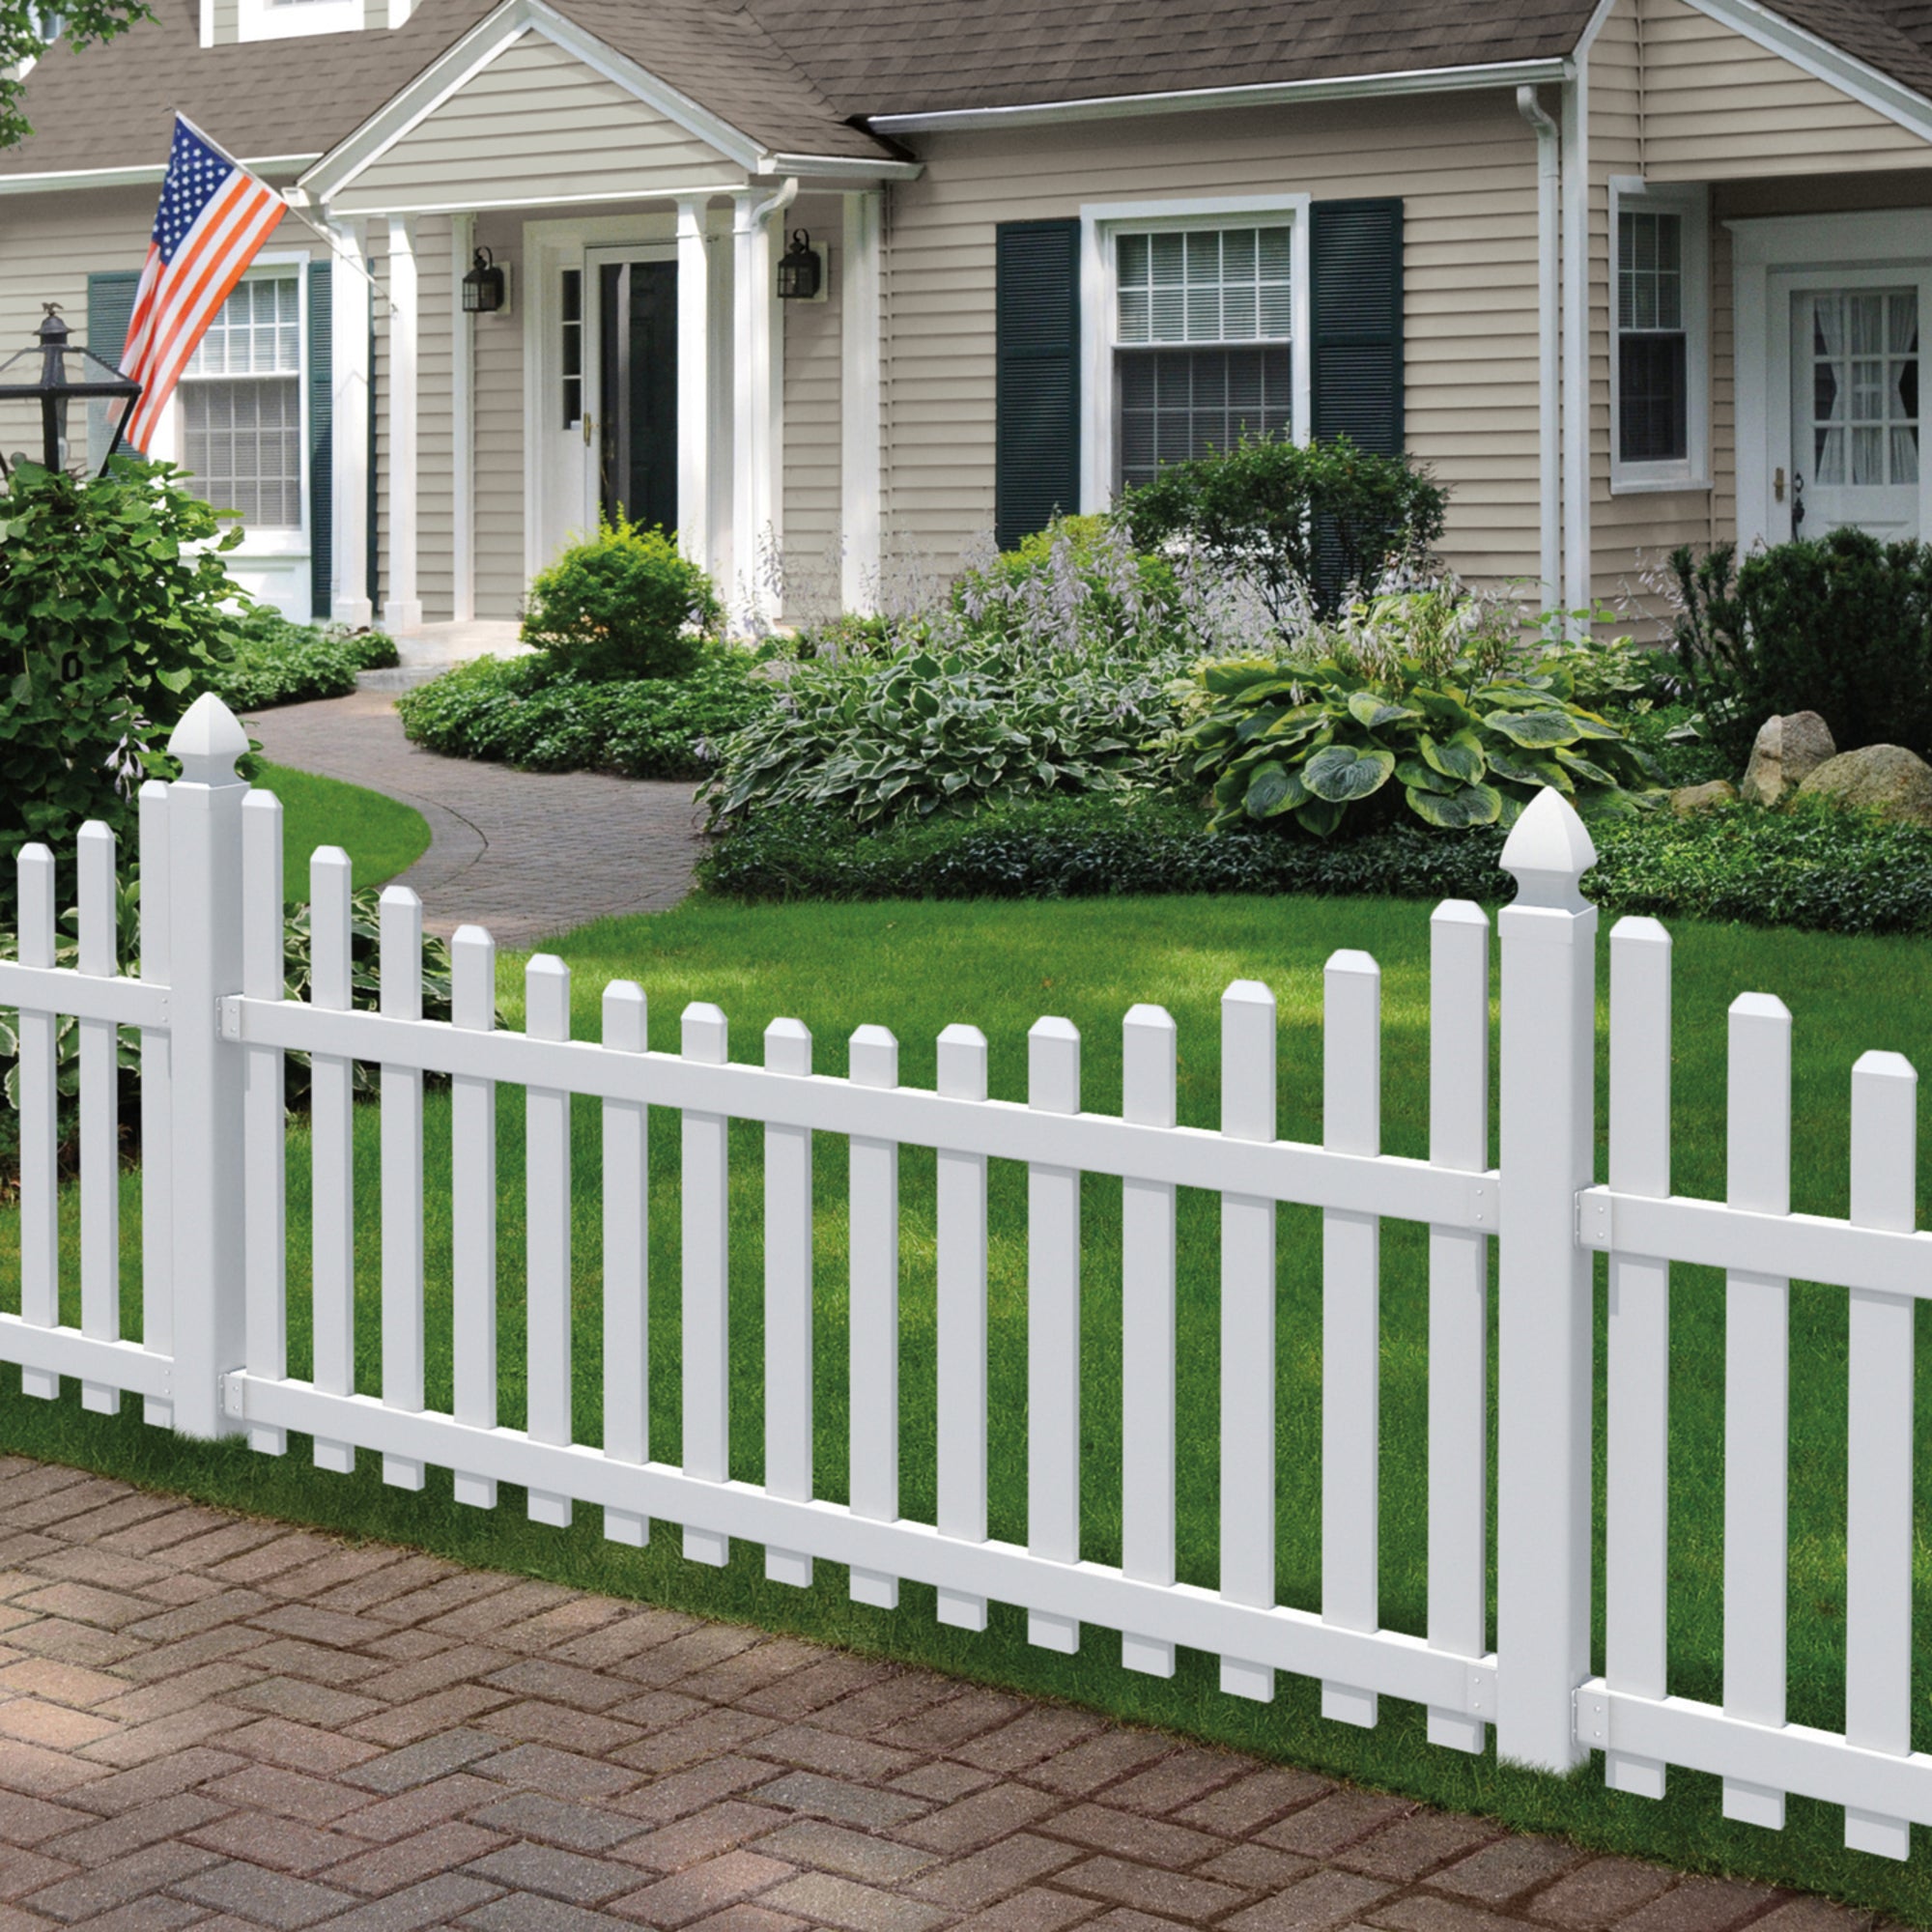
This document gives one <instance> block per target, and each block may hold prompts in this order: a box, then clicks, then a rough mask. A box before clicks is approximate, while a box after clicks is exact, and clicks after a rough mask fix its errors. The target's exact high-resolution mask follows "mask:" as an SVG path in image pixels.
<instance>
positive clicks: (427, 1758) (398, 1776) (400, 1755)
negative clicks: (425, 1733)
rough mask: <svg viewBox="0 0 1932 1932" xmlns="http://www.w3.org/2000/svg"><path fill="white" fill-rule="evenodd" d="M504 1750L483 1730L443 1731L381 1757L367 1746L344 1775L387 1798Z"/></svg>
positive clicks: (346, 1778) (363, 1787) (352, 1782)
mask: <svg viewBox="0 0 1932 1932" xmlns="http://www.w3.org/2000/svg"><path fill="white" fill-rule="evenodd" d="M501 1748H502V1747H501V1745H500V1743H499V1742H498V1741H497V1739H496V1738H493V1737H490V1736H488V1735H486V1734H485V1733H484V1732H482V1731H471V1730H454V1731H440V1732H439V1733H438V1734H437V1735H436V1736H435V1737H431V1738H424V1739H423V1740H422V1741H421V1742H420V1743H418V1744H412V1745H405V1746H404V1747H402V1748H401V1749H400V1750H392V1751H383V1752H381V1753H380V1754H379V1753H378V1752H377V1750H376V1747H374V1746H369V1747H364V1748H363V1750H362V1761H361V1762H359V1763H357V1764H355V1765H354V1766H353V1767H352V1768H350V1769H347V1770H345V1771H344V1772H343V1773H342V1774H341V1775H342V1776H343V1779H344V1781H345V1782H347V1783H350V1784H355V1785H359V1786H360V1787H361V1788H362V1789H363V1790H365V1791H375V1792H381V1793H382V1794H383V1795H384V1796H385V1797H387V1796H391V1795H393V1794H394V1793H396V1792H398V1791H408V1790H410V1789H411V1788H412V1787H413V1786H415V1785H418V1784H428V1783H429V1782H430V1781H431V1780H432V1779H434V1778H439V1777H444V1776H448V1774H449V1773H450V1772H452V1771H461V1770H462V1769H463V1768H464V1766H465V1765H470V1764H474V1763H475V1762H476V1761H477V1759H478V1758H486V1757H490V1756H493V1755H494V1754H495V1753H497V1751H499V1750H500V1749H501Z"/></svg>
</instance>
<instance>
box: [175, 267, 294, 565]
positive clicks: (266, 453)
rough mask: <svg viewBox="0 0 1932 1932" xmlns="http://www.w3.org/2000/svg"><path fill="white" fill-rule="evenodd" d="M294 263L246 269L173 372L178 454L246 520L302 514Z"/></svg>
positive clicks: (271, 523)
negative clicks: (177, 385) (265, 270)
mask: <svg viewBox="0 0 1932 1932" xmlns="http://www.w3.org/2000/svg"><path fill="white" fill-rule="evenodd" d="M301 367H302V316H301V281H300V278H299V275H298V273H297V272H295V271H290V272H288V273H277V274H265V275H259V276H250V277H248V278H247V279H245V280H243V281H241V282H240V283H239V284H238V285H237V286H236V289H235V292H234V294H233V295H231V296H230V297H229V298H228V299H227V300H226V301H225V302H224V303H223V304H222V305H221V311H220V313H219V314H218V315H216V317H215V318H214V321H213V323H212V324H211V325H210V327H209V330H208V333H207V334H206V335H205V336H203V337H202V339H201V344H200V346H199V347H198V348H197V349H196V350H195V352H194V355H193V356H192V357H191V358H190V359H189V361H188V365H187V367H186V369H185V370H184V371H183V373H182V382H181V390H180V394H181V412H182V413H181V424H182V452H183V456H182V460H183V462H184V463H185V465H186V467H187V468H188V469H191V470H192V471H193V472H194V475H195V482H196V486H197V488H198V489H199V490H200V492H201V495H202V496H203V497H205V498H206V499H207V500H208V501H209V502H211V503H213V505H214V506H215V508H216V509H218V510H224V511H232V512H233V513H234V514H235V515H236V516H238V517H240V518H241V522H242V523H243V524H245V525H247V526H248V527H249V528H250V529H298V528H299V527H300V526H301V522H302V396H301Z"/></svg>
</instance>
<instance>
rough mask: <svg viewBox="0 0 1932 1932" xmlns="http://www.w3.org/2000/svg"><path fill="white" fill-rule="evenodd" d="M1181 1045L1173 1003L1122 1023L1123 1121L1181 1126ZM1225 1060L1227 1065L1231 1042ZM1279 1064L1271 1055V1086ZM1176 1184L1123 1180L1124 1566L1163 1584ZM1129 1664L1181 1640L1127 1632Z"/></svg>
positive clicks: (1170, 1503) (1168, 1668)
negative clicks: (1178, 1084) (1178, 1089)
mask: <svg viewBox="0 0 1932 1932" xmlns="http://www.w3.org/2000/svg"><path fill="white" fill-rule="evenodd" d="M1270 1044H1272V1043H1271V1042H1270ZM1177 1045H1178V1036H1177V1034H1176V1031H1175V1025H1174V1019H1173V1016H1172V1015H1171V1014H1170V1013H1169V1012H1168V1011H1167V1009H1165V1008H1164V1007H1150V1006H1137V1007H1133V1008H1131V1009H1129V1010H1128V1012H1127V1016H1126V1018H1125V1019H1124V1020H1123V1021H1122V1023H1121V1114H1122V1119H1124V1120H1129V1121H1136V1122H1139V1123H1140V1124H1141V1125H1142V1126H1148V1127H1171V1126H1173V1125H1174V1123H1175V1119H1176V1114H1175V1076H1176V1055H1177ZM1223 1058H1224V1063H1225V1060H1226V1048H1225V1047H1224V1048H1223ZM1273 1067H1274V1062H1273V1059H1272V1056H1271V1055H1270V1058H1269V1061H1268V1078H1269V1087H1270V1093H1272V1086H1273ZM1268 1137H1269V1138H1270V1139H1271V1138H1272V1137H1273V1135H1272V1129H1271V1128H1270V1132H1269V1136H1268ZM1174 1236H1175V1189H1174V1187H1173V1186H1172V1185H1171V1184H1169V1183H1167V1182H1165V1181H1159V1180H1125V1181H1122V1185H1121V1569H1122V1572H1123V1573H1124V1574H1125V1575H1126V1576H1129V1577H1134V1578H1135V1579H1136V1580H1137V1581H1139V1582H1143V1583H1158V1584H1160V1585H1162V1586H1163V1587H1167V1586H1170V1585H1172V1583H1173V1582H1174V1484H1175V1465H1174V1456H1175V1436H1174V1427H1175V1425H1174V1377H1175V1366H1174V1350H1175V1330H1174ZM1121 1662H1122V1663H1123V1664H1124V1665H1125V1666H1126V1667H1127V1669H1129V1670H1139V1671H1142V1672H1144V1673H1145V1674H1146V1675H1148V1676H1150V1677H1172V1676H1173V1675H1174V1645H1173V1644H1172V1643H1169V1642H1166V1641H1164V1640H1163V1639H1161V1638H1158V1637H1149V1636H1139V1635H1136V1634H1134V1633H1133V1632H1131V1631H1125V1632H1122V1635H1121ZM1224 1668H1225V1666H1224Z"/></svg>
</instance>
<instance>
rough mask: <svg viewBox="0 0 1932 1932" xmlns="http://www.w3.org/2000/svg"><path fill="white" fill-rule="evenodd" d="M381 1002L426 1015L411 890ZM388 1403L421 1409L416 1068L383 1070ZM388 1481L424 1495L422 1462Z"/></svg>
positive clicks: (386, 926) (393, 1011)
mask: <svg viewBox="0 0 1932 1932" xmlns="http://www.w3.org/2000/svg"><path fill="white" fill-rule="evenodd" d="M378 929H379V933H380V945H381V949H382V953H381V959H380V962H379V963H380V968H381V1000H382V1010H383V1013H384V1017H385V1018H388V1019H404V1020H417V1019H421V1018H422V901H421V900H420V899H419V898H417V897H416V895H415V894H414V893H412V891H411V890H410V889H409V887H407V886H385V887H384V890H383V897H382V905H381V917H380V924H379V928H378ZM382 1083H383V1087H382V1122H383V1163H382V1165H383V1180H382V1201H383V1406H384V1407H385V1408H400V1409H405V1410H412V1411H413V1410H419V1409H420V1408H421V1407H422V1406H423V1146H422V1130H423V1076H422V1070H421V1068H419V1067H414V1066H387V1065H385V1066H384V1068H383V1070H382ZM383 1480H384V1482H385V1483H387V1484H389V1485H390V1486H391V1487H392V1488H394V1489H399V1490H419V1489H421V1488H422V1486H423V1464H422V1462H421V1460H420V1459H419V1458H416V1457H412V1456H388V1455H385V1456H384V1458H383Z"/></svg>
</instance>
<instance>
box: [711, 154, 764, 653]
mask: <svg viewBox="0 0 1932 1932" xmlns="http://www.w3.org/2000/svg"><path fill="white" fill-rule="evenodd" d="M755 206H756V204H755V203H754V201H753V197H752V196H751V195H750V194H749V193H746V194H741V195H737V196H735V197H734V198H733V201H732V205H731V554H730V557H729V560H728V561H729V568H730V573H731V574H730V578H729V581H728V582H726V583H725V585H723V586H722V587H723V588H724V590H725V602H726V603H727V604H729V605H731V606H732V607H733V609H734V610H742V611H744V612H745V613H746V614H749V613H751V612H753V611H756V609H757V601H756V592H755V589H754V585H755V583H756V580H757V562H758V496H757V464H758V447H759V445H760V444H761V443H762V442H763V440H764V438H763V436H762V435H760V434H759V433H758V432H759V426H760V424H761V422H762V420H763V418H762V417H761V416H760V414H759V412H758V410H757V408H756V406H755V401H754V390H753V380H752V372H753V368H754V367H755V366H756V364H757V363H758V362H759V361H760V359H761V358H762V355H763V352H764V348H765V342H764V336H765V327H764V317H765V309H764V304H763V303H762V302H761V301H759V300H758V299H757V296H758V295H759V294H760V293H761V286H760V284H761V278H760V276H759V274H758V269H757V251H756V250H755V248H754V247H753V242H754V241H755V238H756V232H757V231H756V226H755V223H754V222H753V209H754V208H755Z"/></svg>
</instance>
